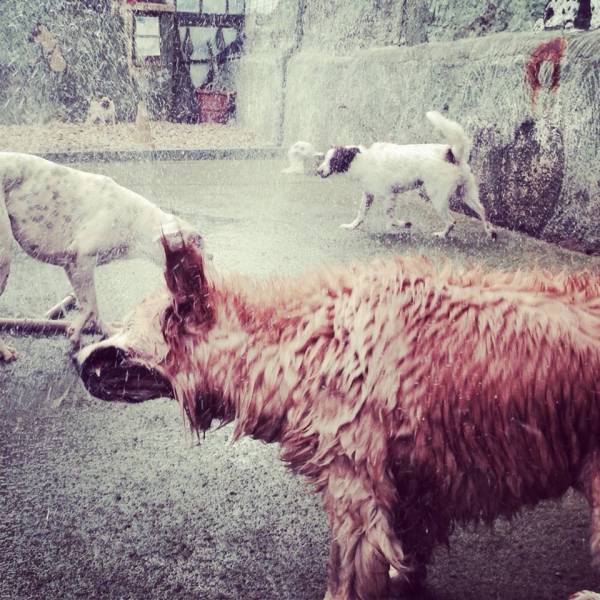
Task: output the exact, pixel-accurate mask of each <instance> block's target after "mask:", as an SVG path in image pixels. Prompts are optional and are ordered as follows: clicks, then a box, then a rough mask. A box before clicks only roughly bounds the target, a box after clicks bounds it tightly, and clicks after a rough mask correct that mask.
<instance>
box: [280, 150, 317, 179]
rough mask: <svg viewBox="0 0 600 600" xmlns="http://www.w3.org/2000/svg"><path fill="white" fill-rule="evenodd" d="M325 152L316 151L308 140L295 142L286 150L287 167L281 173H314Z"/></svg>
mask: <svg viewBox="0 0 600 600" xmlns="http://www.w3.org/2000/svg"><path fill="white" fill-rule="evenodd" d="M324 157H325V154H324V153H323V152H316V151H315V148H314V146H313V145H312V144H311V143H310V142H296V143H295V144H292V145H291V146H290V149H289V150H288V161H289V163H290V165H289V167H286V168H285V169H283V170H282V171H281V172H282V173H297V174H299V175H305V174H306V175H308V174H311V175H312V174H314V173H315V169H316V168H317V166H318V165H319V162H321V161H322V160H323V158H324Z"/></svg>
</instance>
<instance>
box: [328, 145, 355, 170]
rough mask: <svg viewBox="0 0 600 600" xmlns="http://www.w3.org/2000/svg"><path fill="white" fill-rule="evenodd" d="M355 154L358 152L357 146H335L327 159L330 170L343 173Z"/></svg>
mask: <svg viewBox="0 0 600 600" xmlns="http://www.w3.org/2000/svg"><path fill="white" fill-rule="evenodd" d="M357 154H360V148H359V147H358V146H337V147H336V148H335V150H334V151H333V154H332V156H331V160H330V161H329V165H330V169H331V172H332V173H345V172H346V171H347V170H348V169H349V168H350V165H351V164H352V161H353V160H354V157H355V156H356V155H357Z"/></svg>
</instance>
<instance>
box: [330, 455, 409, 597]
mask: <svg viewBox="0 0 600 600" xmlns="http://www.w3.org/2000/svg"><path fill="white" fill-rule="evenodd" d="M355 467H356V465H352V464H349V463H348V464H342V465H332V469H333V472H332V473H331V475H330V477H329V481H328V484H327V489H326V491H325V493H324V503H325V507H326V510H327V514H328V516H329V522H330V527H331V540H332V542H331V553H330V560H329V577H328V583H327V595H326V596H325V598H326V599H329V600H342V599H343V600H347V599H350V598H352V599H358V598H360V599H361V600H375V599H382V598H387V597H388V595H389V593H390V573H389V572H390V566H392V567H394V569H396V571H397V572H398V574H399V575H403V574H405V573H406V572H407V568H406V567H405V565H404V558H405V557H404V552H403V550H402V547H401V545H400V543H399V541H398V539H397V537H396V534H395V532H394V528H393V526H392V524H391V511H390V510H388V509H387V508H386V507H385V506H384V505H383V504H382V503H380V502H379V501H378V497H379V494H380V493H381V494H382V495H383V496H384V497H387V496H388V495H393V491H392V488H393V486H388V485H386V483H385V482H383V481H378V482H377V484H376V485H375V484H373V482H371V481H370V480H369V478H368V475H367V474H366V473H362V475H361V473H360V472H357V471H356V470H355ZM387 487H389V488H390V489H389V490H387V489H385V490H383V488H387ZM375 488H377V489H375Z"/></svg>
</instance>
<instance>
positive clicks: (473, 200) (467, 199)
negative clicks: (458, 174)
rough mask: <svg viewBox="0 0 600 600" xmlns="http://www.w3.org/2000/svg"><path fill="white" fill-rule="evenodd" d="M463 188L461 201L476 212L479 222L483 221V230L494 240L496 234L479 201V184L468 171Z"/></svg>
mask: <svg viewBox="0 0 600 600" xmlns="http://www.w3.org/2000/svg"><path fill="white" fill-rule="evenodd" d="M463 188H464V195H463V198H462V201H463V202H464V203H465V204H466V205H467V206H468V207H469V208H470V209H471V210H473V211H475V212H476V213H477V216H478V217H479V218H480V219H481V222H482V223H483V228H484V229H485V232H486V233H487V234H488V235H489V236H490V237H491V238H492V239H493V240H495V239H496V238H497V237H498V236H497V233H496V232H495V231H494V229H493V228H492V226H491V225H490V224H489V222H488V220H487V219H486V217H485V208H484V207H483V204H481V202H480V201H479V186H478V185H477V181H475V177H474V176H473V173H471V172H469V173H467V174H465V176H464V181H463Z"/></svg>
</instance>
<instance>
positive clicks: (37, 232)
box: [0, 153, 162, 266]
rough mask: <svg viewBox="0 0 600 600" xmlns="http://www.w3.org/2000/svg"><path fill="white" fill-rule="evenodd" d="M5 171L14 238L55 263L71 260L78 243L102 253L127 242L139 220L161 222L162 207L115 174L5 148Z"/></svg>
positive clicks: (1, 156) (1, 158)
mask: <svg viewBox="0 0 600 600" xmlns="http://www.w3.org/2000/svg"><path fill="white" fill-rule="evenodd" d="M0 177H2V181H3V196H4V197H3V200H4V203H5V206H6V210H7V212H8V215H9V216H10V221H11V224H12V232H13V235H14V237H15V239H16V240H17V241H18V242H19V244H20V245H21V246H22V247H23V249H24V250H25V251H26V252H28V253H29V254H30V255H32V256H33V257H34V258H38V259H40V260H43V261H44V262H48V263H51V264H58V265H63V266H64V265H65V264H66V263H68V262H69V261H70V260H71V257H70V249H72V248H74V247H75V246H77V247H78V251H81V252H85V251H86V249H89V251H90V252H93V251H98V252H99V253H100V254H101V253H102V252H103V251H110V250H113V249H115V248H116V247H119V246H122V245H123V244H126V243H127V240H128V239H129V238H131V237H132V236H133V235H134V233H135V231H136V230H137V229H138V226H139V223H137V222H136V220H138V221H139V220H141V221H143V220H144V219H148V217H151V218H152V219H151V220H152V221H156V223H158V222H159V221H158V215H159V213H161V212H162V211H160V209H158V207H155V206H154V205H153V204H152V203H150V202H149V201H148V200H146V199H145V198H143V197H142V196H140V195H139V194H136V193H135V192H133V191H131V190H128V189H127V188H124V187H122V186H120V185H119V184H117V183H116V182H115V181H114V180H113V179H111V178H110V177H106V176H104V175H97V174H94V173H87V172H84V171H79V170H77V169H72V168H70V167H66V166H63V165H58V164H55V163H53V162H50V161H47V160H45V159H42V158H40V157H37V156H32V155H28V154H19V153H0ZM134 225H136V228H135V229H134ZM148 226H149V227H150V226H151V223H148ZM82 245H83V246H82Z"/></svg>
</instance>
